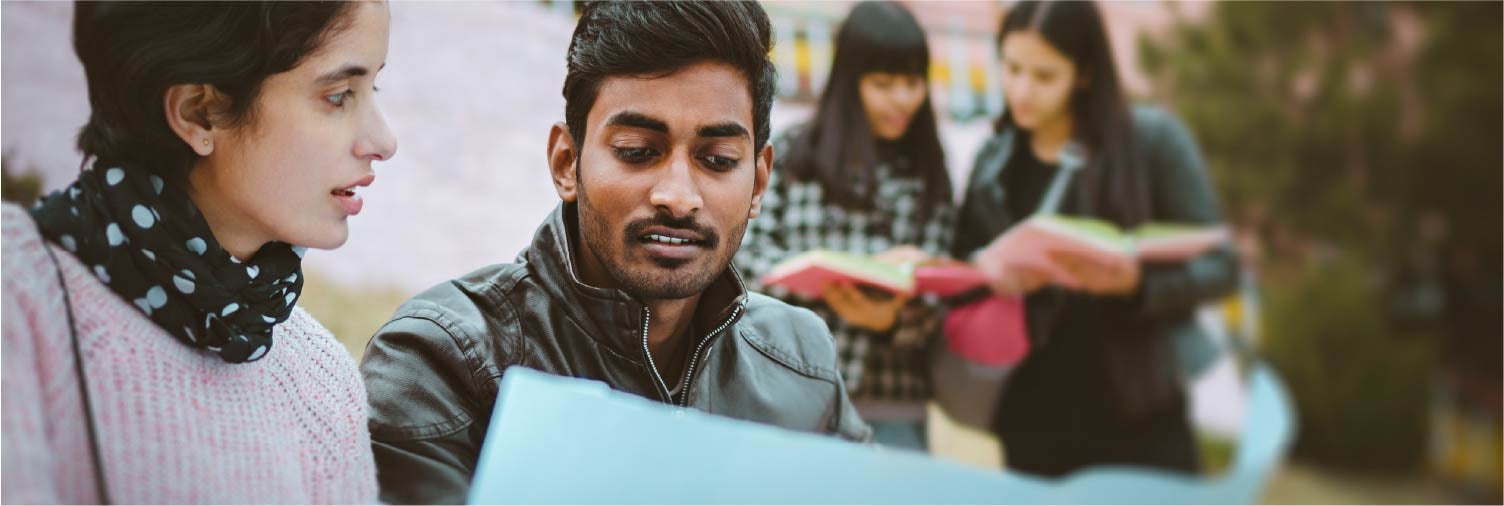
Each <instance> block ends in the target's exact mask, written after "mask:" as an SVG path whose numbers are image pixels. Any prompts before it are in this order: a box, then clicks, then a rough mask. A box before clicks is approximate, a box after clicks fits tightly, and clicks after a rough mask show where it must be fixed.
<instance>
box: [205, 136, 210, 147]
mask: <svg viewBox="0 0 1504 506" xmlns="http://www.w3.org/2000/svg"><path fill="white" fill-rule="evenodd" d="M204 147H206V148H207V147H209V138H208V137H205V138H204Z"/></svg>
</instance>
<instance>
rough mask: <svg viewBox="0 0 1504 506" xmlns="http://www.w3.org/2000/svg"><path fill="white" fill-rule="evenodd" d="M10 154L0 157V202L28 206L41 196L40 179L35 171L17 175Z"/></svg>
mask: <svg viewBox="0 0 1504 506" xmlns="http://www.w3.org/2000/svg"><path fill="white" fill-rule="evenodd" d="M15 165H16V164H15V162H14V161H12V160H11V156H10V153H5V154H4V155H0V200H3V201H5V202H16V203H19V204H21V205H23V206H29V205H31V203H32V202H36V200H37V197H39V196H41V195H42V177H41V176H38V175H37V173H36V171H27V172H26V173H24V174H17V173H16V167H15Z"/></svg>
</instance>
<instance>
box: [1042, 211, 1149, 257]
mask: <svg viewBox="0 0 1504 506" xmlns="http://www.w3.org/2000/svg"><path fill="white" fill-rule="evenodd" d="M1032 219H1035V220H1038V221H1039V223H1040V224H1041V225H1044V226H1045V227H1047V228H1049V229H1051V230H1055V231H1057V232H1063V233H1066V234H1069V235H1071V236H1073V237H1077V238H1080V239H1083V240H1086V241H1089V242H1091V243H1092V244H1095V245H1097V246H1099V247H1101V248H1102V249H1107V250H1113V251H1130V250H1131V249H1132V244H1133V241H1132V239H1131V238H1129V237H1128V236H1127V235H1125V234H1124V233H1123V231H1122V229H1120V228H1118V226H1117V225H1113V224H1112V223H1111V222H1108V221H1106V220H1099V219H1096V218H1083V217H1079V216H1061V215H1058V214H1055V215H1046V216H1038V217H1035V218H1032Z"/></svg>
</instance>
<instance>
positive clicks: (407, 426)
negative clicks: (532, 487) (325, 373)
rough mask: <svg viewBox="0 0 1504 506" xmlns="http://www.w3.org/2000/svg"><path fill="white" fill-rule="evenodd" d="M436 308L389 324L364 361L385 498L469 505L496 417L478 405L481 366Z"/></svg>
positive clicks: (391, 501)
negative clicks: (487, 422) (491, 420)
mask: <svg viewBox="0 0 1504 506" xmlns="http://www.w3.org/2000/svg"><path fill="white" fill-rule="evenodd" d="M446 321H447V320H446V319H444V318H443V315H442V313H439V312H437V311H432V310H424V311H421V312H411V311H409V312H407V313H405V316H403V315H400V314H399V316H398V317H397V318H395V319H393V320H392V321H391V322H388V323H387V324H386V325H385V326H383V327H382V328H381V330H379V331H377V333H376V335H375V337H373V338H372V339H371V342H370V344H369V345H367V347H366V353H365V357H364V358H363V359H362V361H361V365H360V369H361V375H362V376H363V377H364V379H365V384H366V389H367V390H368V392H369V398H370V410H369V411H370V417H371V418H370V428H371V449H372V452H373V453H374V456H375V459H376V475H377V481H378V482H380V486H381V497H380V498H381V501H382V502H383V503H389V504H414V503H419V504H462V503H464V502H465V498H466V495H467V493H468V491H469V487H470V479H471V475H472V474H473V473H474V472H475V465H476V460H477V458H478V455H479V451H480V445H481V442H482V441H483V439H484V437H485V428H486V427H485V422H484V420H486V419H489V412H486V413H478V411H481V410H482V409H483V408H480V407H478V406H473V405H472V404H473V402H471V401H470V400H469V399H473V398H475V397H473V395H474V392H475V390H476V387H475V385H476V383H475V381H474V377H475V374H476V371H477V369H475V368H474V367H472V365H471V364H470V363H469V361H467V360H466V359H465V356H464V354H463V352H462V348H461V347H460V346H459V341H458V340H457V338H458V337H460V336H456V335H453V333H452V332H451V329H450V328H449V327H447V326H446V325H443V324H442V322H446Z"/></svg>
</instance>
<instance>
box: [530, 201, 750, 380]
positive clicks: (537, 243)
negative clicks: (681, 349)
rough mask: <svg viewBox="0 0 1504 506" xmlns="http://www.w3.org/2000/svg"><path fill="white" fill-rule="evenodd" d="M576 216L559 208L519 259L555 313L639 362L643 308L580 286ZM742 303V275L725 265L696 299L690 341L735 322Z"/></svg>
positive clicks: (617, 294)
mask: <svg viewBox="0 0 1504 506" xmlns="http://www.w3.org/2000/svg"><path fill="white" fill-rule="evenodd" d="M578 216H579V213H578V211H577V207H576V205H575V204H573V203H560V205H559V206H558V207H556V208H555V209H554V211H553V212H552V213H550V214H549V216H548V218H547V219H545V220H544V222H543V224H542V225H540V226H539V227H538V231H537V232H536V233H535V234H534V235H533V242H532V244H531V245H530V246H529V247H528V249H527V250H526V251H524V252H523V253H522V256H523V259H524V260H526V262H527V265H528V269H529V270H530V271H532V272H533V273H534V274H535V275H536V276H537V277H538V278H539V282H540V283H539V284H540V285H542V287H543V289H544V290H545V291H547V292H548V293H549V295H550V296H551V297H552V298H553V299H554V300H556V301H559V302H560V303H561V304H562V305H561V306H560V307H559V308H557V309H556V310H557V311H561V312H563V313H564V314H565V315H566V316H567V317H568V318H569V320H571V321H573V322H574V323H575V324H577V325H579V326H580V327H581V328H582V330H584V331H585V333H586V334H588V335H590V337H591V338H593V339H595V340H597V341H600V342H602V343H604V344H606V345H608V346H610V347H612V348H613V349H615V350H617V352H618V353H622V354H623V355H625V356H628V357H637V358H641V355H640V354H641V353H643V351H642V350H643V339H644V336H643V331H644V323H645V321H646V320H645V317H646V315H647V313H646V312H645V306H644V305H643V304H642V303H641V302H640V301H639V300H637V298H636V297H633V296H632V295H630V294H628V293H626V292H623V291H621V290H614V289H606V288H599V287H595V286H591V285H589V284H587V283H585V282H584V281H582V280H581V278H580V276H579V272H580V270H579V265H578V263H577V262H576V259H575V254H576V252H575V248H574V246H575V238H577V237H578V232H577V227H576V225H577V223H579V222H578ZM746 300H747V288H746V285H745V284H744V283H743V282H742V279H741V275H740V274H738V273H737V270H736V269H735V268H733V267H732V266H730V265H728V266H727V268H726V269H725V271H724V272H722V273H721V275H720V276H719V277H717V278H716V280H715V281H714V282H712V283H711V284H710V286H709V287H708V288H706V289H705V291H704V292H703V293H702V294H701V295H700V302H699V304H698V306H697V308H696V310H695V320H694V322H693V324H692V325H691V326H690V327H691V329H692V330H693V331H694V332H696V333H697V335H694V336H691V339H699V338H701V337H706V336H703V335H700V334H698V333H702V332H708V331H711V330H715V329H717V328H721V325H722V322H727V321H729V320H731V319H732V318H738V319H739V318H740V315H741V313H742V311H741V309H742V308H743V306H744V305H745V304H746ZM730 323H735V322H730ZM726 327H729V325H726ZM709 337H714V336H709Z"/></svg>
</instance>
